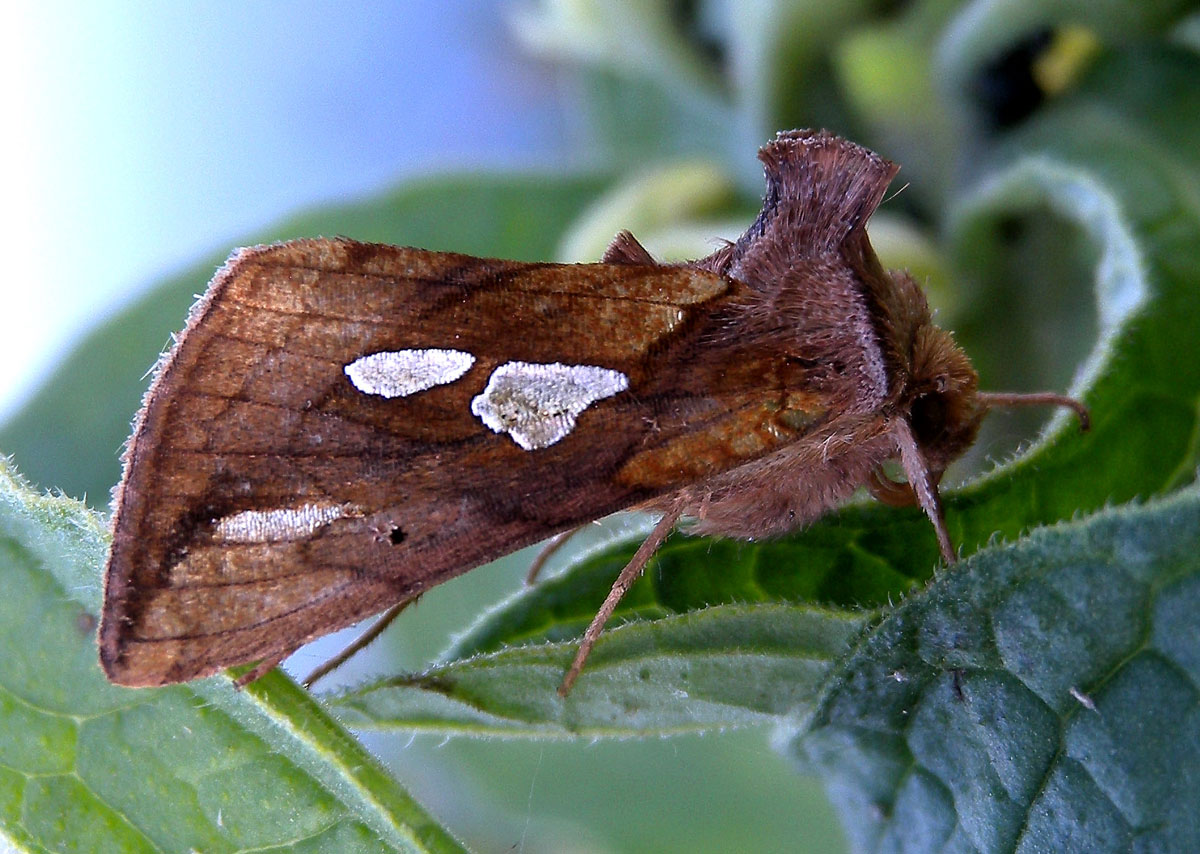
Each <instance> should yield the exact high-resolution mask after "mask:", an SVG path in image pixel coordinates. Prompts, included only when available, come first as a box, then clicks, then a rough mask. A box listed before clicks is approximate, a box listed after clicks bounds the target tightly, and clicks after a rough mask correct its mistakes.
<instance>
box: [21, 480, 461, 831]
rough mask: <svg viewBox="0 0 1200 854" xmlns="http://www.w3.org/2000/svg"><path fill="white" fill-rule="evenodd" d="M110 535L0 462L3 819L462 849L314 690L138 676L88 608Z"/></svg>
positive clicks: (275, 681) (93, 607) (39, 827)
mask: <svg viewBox="0 0 1200 854" xmlns="http://www.w3.org/2000/svg"><path fill="white" fill-rule="evenodd" d="M107 547H108V535H107V532H106V531H105V530H104V529H103V527H102V525H101V522H100V520H99V518H98V517H97V516H96V515H95V514H93V513H91V512H90V511H88V510H87V509H86V508H84V507H83V505H81V504H79V503H77V502H75V501H71V500H69V499H65V498H50V497H45V496H40V495H37V494H35V493H34V492H32V491H31V490H30V489H29V488H28V487H27V486H26V485H25V484H24V483H23V482H22V481H20V480H19V479H18V478H17V476H16V475H15V473H14V472H13V471H12V469H11V467H10V466H9V465H8V464H7V462H0V570H2V572H3V576H4V579H5V595H4V597H3V599H2V600H0V646H2V647H3V648H4V649H5V650H6V651H7V652H8V654H6V655H4V656H2V657H0V720H2V721H3V723H2V724H0V827H2V828H3V833H4V834H6V835H7V838H8V839H9V840H10V841H11V842H12V843H13V844H16V845H20V846H23V847H30V848H36V849H39V850H54V851H58V850H78V851H131V852H132V851H188V850H192V851H205V852H221V851H230V852H232V851H239V850H245V849H258V850H261V849H265V848H271V849H272V850H279V851H284V850H288V851H318V850H337V851H394V850H402V851H413V852H418V851H420V852H435V851H437V852H440V851H460V850H462V849H461V848H460V847H459V846H458V844H457V843H456V842H455V841H454V840H453V839H452V838H451V837H450V836H449V835H448V834H447V833H446V832H445V831H444V830H442V829H441V828H440V827H439V826H438V825H437V824H436V823H434V822H433V821H432V820H431V819H430V818H429V816H428V815H426V814H425V812H424V811H423V810H422V808H421V807H420V806H419V805H418V804H417V803H416V802H415V801H413V800H412V798H411V797H410V796H409V795H408V794H407V793H405V792H404V791H403V790H402V789H401V788H400V787H399V786H398V785H397V784H396V783H395V782H394V781H393V780H392V779H391V778H390V777H389V776H388V775H387V774H385V773H384V772H383V771H382V770H381V769H380V768H379V767H378V765H376V763H375V761H374V760H373V759H371V757H370V756H369V755H368V754H367V753H366V752H365V751H364V750H363V749H362V748H361V747H360V746H359V745H358V744H357V742H355V741H354V740H353V739H351V738H350V737H349V735H348V734H347V733H346V732H345V731H344V730H342V729H341V728H339V727H338V726H337V725H336V724H335V723H333V721H331V720H330V719H329V717H328V716H327V715H326V714H325V713H324V712H322V711H321V709H320V708H319V707H318V706H317V704H316V703H315V702H313V700H312V699H311V698H310V697H309V696H308V695H307V694H306V693H304V692H303V691H301V690H299V689H298V688H297V687H296V686H295V685H293V684H292V683H291V682H289V681H288V680H287V679H286V678H284V677H282V676H281V675H278V674H272V675H270V676H268V677H267V678H265V679H263V680H261V681H260V682H257V683H255V684H254V685H253V686H252V687H251V688H250V689H247V690H245V691H236V690H234V689H233V687H232V683H231V682H230V681H229V680H228V679H226V678H224V677H220V678H214V679H208V680H202V681H199V682H194V683H191V684H189V685H182V686H175V687H171V688H163V689H142V690H130V689H126V688H119V687H117V686H115V685H112V684H110V683H109V682H108V681H107V680H105V678H104V675H103V674H102V673H101V671H100V667H99V663H98V661H97V657H96V644H95V619H96V618H95V615H96V613H97V611H98V608H99V600H100V569H101V566H102V564H103V560H104V553H105V551H106V549H107Z"/></svg>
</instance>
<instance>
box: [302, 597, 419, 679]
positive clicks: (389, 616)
mask: <svg viewBox="0 0 1200 854" xmlns="http://www.w3.org/2000/svg"><path fill="white" fill-rule="evenodd" d="M416 601H417V597H415V596H414V597H413V598H412V599H405V600H404V601H403V602H399V603H397V604H395V605H393V606H392V607H390V608H388V609H387V610H386V611H384V612H383V613H382V614H380V615H379V619H377V620H376V621H375V622H374V623H372V624H371V628H369V629H367V630H366V631H365V632H363V633H362V634H361V635H359V636H358V637H357V638H355V639H354V640H353V641H352V642H351V643H350V644H349V645H348V646H347V647H346V648H345V649H343V650H342V651H341V652H339V653H338V654H337V655H335V656H334V657H333V658H331V659H329V660H328V661H326V662H325V663H324V664H322V665H321V666H320V667H317V668H315V669H314V670H313V671H312V672H311V673H309V674H308V675H307V676H305V677H304V679H303V680H302V681H301V683H300V684H301V685H303V686H304V687H305V688H311V687H312V686H313V683H314V682H316V681H317V680H318V679H324V678H325V677H326V676H328V675H329V674H330V673H332V672H333V671H335V670H337V669H338V668H339V667H341V666H342V665H343V664H345V663H346V662H347V661H348V660H349V659H350V658H351V656H353V655H354V654H355V653H357V652H359V651H360V650H362V649H363V648H365V647H366V646H367V645H369V644H370V643H371V641H373V640H375V638H377V637H379V636H380V635H381V634H383V631H384V629H386V628H387V627H388V626H390V625H391V624H392V620H394V619H396V617H398V616H400V612H401V611H403V610H404V609H405V608H407V607H408V606H409V605H411V604H412V603H413V602H416Z"/></svg>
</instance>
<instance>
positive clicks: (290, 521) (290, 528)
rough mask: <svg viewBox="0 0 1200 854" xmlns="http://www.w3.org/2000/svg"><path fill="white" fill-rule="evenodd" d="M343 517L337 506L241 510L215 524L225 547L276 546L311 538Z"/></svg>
mask: <svg viewBox="0 0 1200 854" xmlns="http://www.w3.org/2000/svg"><path fill="white" fill-rule="evenodd" d="M345 515H346V508H344V507H342V506H339V505H337V504H302V505H301V506H299V507H288V508H283V509H279V510H243V511H242V512H240V513H234V514H233V515H232V516H223V517H221V518H220V519H218V520H217V523H216V527H215V528H214V529H213V532H214V534H215V535H216V537H217V539H219V540H224V541H225V542H227V543H276V542H282V541H285V540H301V539H304V538H305V537H310V536H312V534H313V533H314V532H315V531H316V530H317V529H318V528H320V527H322V526H324V525H328V524H329V523H330V522H332V521H333V520H334V519H340V518H342V517H343V516H345Z"/></svg>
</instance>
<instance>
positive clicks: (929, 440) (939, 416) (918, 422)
mask: <svg viewBox="0 0 1200 854" xmlns="http://www.w3.org/2000/svg"><path fill="white" fill-rule="evenodd" d="M911 420H912V429H913V433H914V434H916V437H917V441H918V442H920V443H921V444H922V445H925V446H928V445H931V444H933V443H934V441H935V440H936V439H937V438H938V437H939V436H941V435H942V434H943V433H944V432H946V399H945V398H944V397H942V395H940V394H923V395H921V396H920V397H918V398H917V399H916V400H914V401H913V405H912V414H911Z"/></svg>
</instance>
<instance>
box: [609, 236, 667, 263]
mask: <svg viewBox="0 0 1200 854" xmlns="http://www.w3.org/2000/svg"><path fill="white" fill-rule="evenodd" d="M600 263H601V264H643V265H646V266H649V267H653V266H656V265H657V264H658V262H657V261H655V260H654V256H653V255H651V254H650V253H649V252H648V251H646V247H645V246H643V245H642V244H640V243H638V239H637V238H636V237H634V236H633V234H632V233H631V232H629V231H627V230H626V229H624V228H623V229H621V230H620V231H618V232H617V236H616V237H614V238H613V239H612V243H610V244H608V248H607V249H605V250H604V254H603V255H601V256H600Z"/></svg>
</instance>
